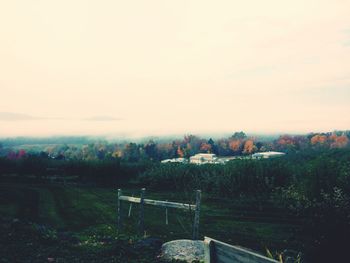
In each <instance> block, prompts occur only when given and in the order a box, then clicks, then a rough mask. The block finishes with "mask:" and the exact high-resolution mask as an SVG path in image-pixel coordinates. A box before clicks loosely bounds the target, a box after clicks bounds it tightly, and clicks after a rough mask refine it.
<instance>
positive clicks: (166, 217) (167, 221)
mask: <svg viewBox="0 0 350 263" xmlns="http://www.w3.org/2000/svg"><path fill="white" fill-rule="evenodd" d="M166 201H167V202H168V200H166ZM165 224H166V225H169V219H168V207H166V208H165Z"/></svg>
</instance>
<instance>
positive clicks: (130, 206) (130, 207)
mask: <svg viewBox="0 0 350 263" xmlns="http://www.w3.org/2000/svg"><path fill="white" fill-rule="evenodd" d="M132 197H134V195H132ZM131 209H132V203H130V205H129V213H128V217H130V216H131Z"/></svg>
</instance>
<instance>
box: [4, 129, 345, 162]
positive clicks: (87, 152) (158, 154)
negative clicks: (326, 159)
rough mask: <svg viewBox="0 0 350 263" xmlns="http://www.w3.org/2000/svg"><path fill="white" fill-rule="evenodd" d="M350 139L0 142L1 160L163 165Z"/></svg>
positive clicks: (336, 135) (341, 135) (331, 145)
mask: <svg viewBox="0 0 350 263" xmlns="http://www.w3.org/2000/svg"><path fill="white" fill-rule="evenodd" d="M349 139H350V131H334V132H328V133H310V134H307V135H280V136H278V137H274V138H266V137H259V136H247V135H246V134H245V133H244V132H235V133H234V134H233V135H232V136H229V137H227V138H218V139H212V138H202V137H199V136H196V135H185V136H184V137H183V138H182V139H164V138H163V139H158V140H157V139H149V140H146V141H141V142H129V141H126V140H124V141H120V142H113V141H108V140H105V139H101V138H90V137H50V138H25V137H21V138H9V139H3V140H1V139H0V156H2V157H7V158H8V159H20V158H23V157H25V156H28V155H40V156H41V157H45V156H46V157H47V158H50V159H58V160H84V161H97V160H113V159H120V160H122V161H126V162H139V161H160V160H163V159H169V158H177V157H185V158H188V157H190V156H192V155H194V154H196V153H214V154H216V155H218V156H237V155H238V156H239V155H249V154H253V153H255V152H264V151H282V152H285V153H291V152H299V151H305V150H312V149H336V148H345V147H348V146H349V145H350V143H349Z"/></svg>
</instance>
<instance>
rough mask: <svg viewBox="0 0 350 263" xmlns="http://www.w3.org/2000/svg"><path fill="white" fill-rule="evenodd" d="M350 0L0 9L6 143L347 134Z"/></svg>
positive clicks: (84, 2)
mask: <svg viewBox="0 0 350 263" xmlns="http://www.w3.org/2000/svg"><path fill="white" fill-rule="evenodd" d="M349 14H350V1H348V0H317V1H315V0H307V1H305V0H293V1H290V0H289V1H284V0H264V1H261V0H246V1H236V0H227V1H223V0H217V1H206V0H198V1H197V0H196V1H191V0H185V1H183V0H174V1H170V0H169V1H164V0H138V1H136V0H129V1H118V0H99V1H97V0H60V1H58V0H28V1H25V0H11V1H5V0H0V136H48V135H130V136H146V135H166V134H181V133H182V134H184V133H186V134H188V133H194V134H200V133H222V132H234V131H240V130H243V131H246V132H251V133H279V132H281V133H304V132H322V131H332V130H345V129H350V114H349V113H350V103H349V102H350V15H349Z"/></svg>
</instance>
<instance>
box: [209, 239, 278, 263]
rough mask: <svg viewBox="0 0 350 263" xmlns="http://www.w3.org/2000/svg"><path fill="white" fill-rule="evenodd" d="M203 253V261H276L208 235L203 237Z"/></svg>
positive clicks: (245, 262)
mask: <svg viewBox="0 0 350 263" xmlns="http://www.w3.org/2000/svg"><path fill="white" fill-rule="evenodd" d="M204 254H205V260H204V262H205V263H232V262H235V263H278V261H276V260H273V259H270V258H267V257H264V256H262V255H259V254H257V253H254V252H251V251H249V250H246V249H244V248H240V247H236V246H232V245H229V244H226V243H224V242H221V241H218V240H215V239H212V238H209V237H205V238H204Z"/></svg>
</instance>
